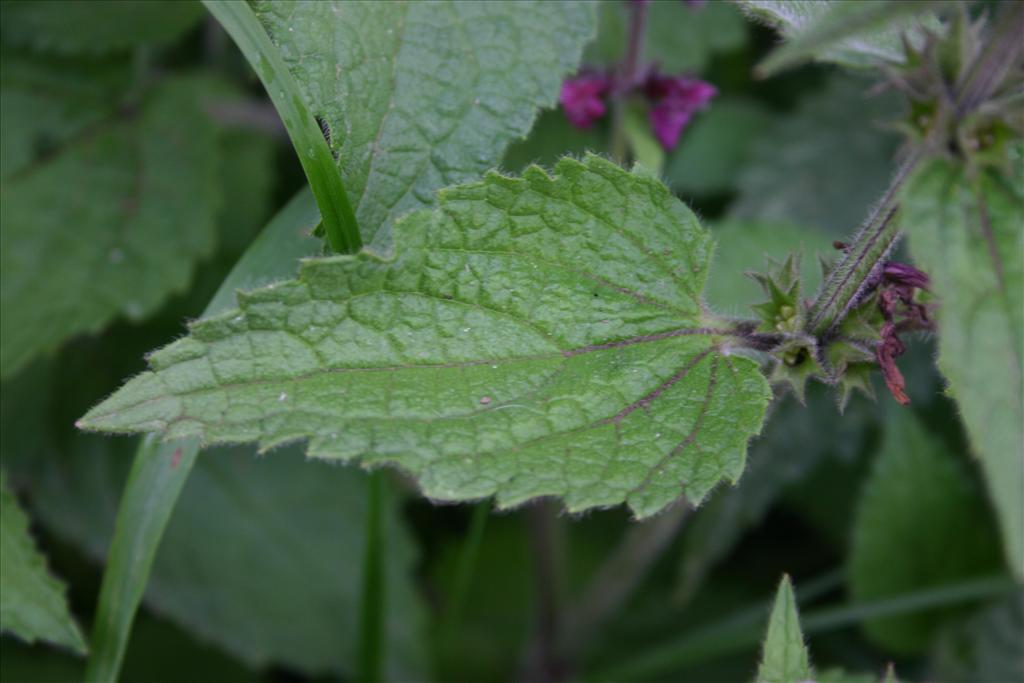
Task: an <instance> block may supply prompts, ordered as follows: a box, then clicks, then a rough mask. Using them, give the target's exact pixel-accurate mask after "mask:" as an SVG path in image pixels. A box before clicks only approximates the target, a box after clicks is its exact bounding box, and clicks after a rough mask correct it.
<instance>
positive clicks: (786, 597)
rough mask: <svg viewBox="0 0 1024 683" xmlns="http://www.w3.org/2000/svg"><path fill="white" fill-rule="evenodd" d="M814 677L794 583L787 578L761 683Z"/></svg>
mask: <svg viewBox="0 0 1024 683" xmlns="http://www.w3.org/2000/svg"><path fill="white" fill-rule="evenodd" d="M811 676H812V670H811V663H810V657H809V655H808V654H807V646H806V645H804V635H803V632H802V631H801V630H800V615H799V614H798V613H797V609H796V598H795V597H794V596H793V584H792V583H790V581H789V577H788V576H783V577H782V581H781V582H780V583H779V589H778V591H777V592H776V594H775V605H774V606H773V607H772V613H771V616H770V617H769V619H768V633H767V634H765V637H764V644H763V645H762V650H761V665H760V666H759V667H758V669H757V683H797V682H799V681H806V680H809V679H810V678H811Z"/></svg>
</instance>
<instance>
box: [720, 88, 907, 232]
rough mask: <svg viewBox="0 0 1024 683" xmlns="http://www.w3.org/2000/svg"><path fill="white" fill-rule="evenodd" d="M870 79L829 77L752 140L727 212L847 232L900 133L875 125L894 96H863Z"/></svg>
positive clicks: (888, 168)
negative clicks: (732, 201) (819, 87)
mask: <svg viewBox="0 0 1024 683" xmlns="http://www.w3.org/2000/svg"><path fill="white" fill-rule="evenodd" d="M868 87H869V84H868V83H867V82H864V81H859V80H855V79H852V78H843V77H836V78H833V79H831V80H830V81H829V82H828V83H827V85H826V86H825V87H824V88H823V89H822V90H820V91H817V92H814V93H811V94H809V95H807V96H806V97H805V98H804V99H803V100H802V101H801V102H800V103H799V104H798V105H797V107H796V109H795V110H794V111H793V112H792V113H790V114H788V115H787V116H782V117H778V118H777V119H776V120H775V121H774V122H773V123H772V124H770V125H769V126H767V127H766V130H765V131H764V132H763V134H762V135H761V136H759V137H758V138H757V140H755V141H754V143H753V144H752V146H751V149H750V152H749V155H748V157H747V162H746V165H745V166H744V168H743V170H742V171H741V172H740V175H739V178H738V180H737V186H738V188H739V196H738V197H737V198H736V201H735V202H734V203H733V205H732V207H731V209H730V216H731V217H735V218H747V219H756V220H770V221H790V222H793V223H797V224H799V225H807V226H814V227H819V228H823V229H826V230H829V231H833V232H837V233H841V234H842V235H844V236H846V235H848V234H850V233H851V232H852V231H853V230H854V228H856V227H857V226H858V225H860V223H861V221H863V220H864V217H865V216H866V215H868V209H869V208H870V207H871V206H872V204H873V203H874V202H875V201H877V199H878V197H880V196H881V195H882V194H883V192H884V191H885V188H886V186H887V183H888V180H889V178H890V177H891V176H892V172H893V168H894V166H893V164H892V157H893V154H895V152H896V148H897V146H898V145H899V142H900V140H899V136H898V135H896V134H895V133H891V132H886V131H883V130H881V127H880V126H879V122H880V121H884V120H887V119H891V118H894V117H895V116H896V114H897V112H898V111H899V100H898V98H896V97H894V96H892V95H891V94H890V95H882V96H877V97H868V96H867V94H866V91H867V89H868Z"/></svg>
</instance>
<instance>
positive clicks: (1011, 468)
mask: <svg viewBox="0 0 1024 683" xmlns="http://www.w3.org/2000/svg"><path fill="white" fill-rule="evenodd" d="M1010 165H1011V166H1012V167H1013V169H1014V170H1013V175H1012V176H1011V177H1003V176H1002V175H1000V174H998V173H997V172H996V171H994V170H988V171H982V172H979V173H977V174H976V175H975V176H974V177H972V176H971V175H969V174H968V172H967V171H966V170H965V169H963V168H962V167H960V166H959V165H957V164H956V163H954V162H950V161H941V160H936V161H933V162H930V163H929V164H927V165H926V166H924V167H923V168H921V169H920V170H919V171H918V172H917V173H916V175H915V176H914V177H913V178H911V179H910V180H908V184H907V187H906V188H905V190H904V192H903V195H902V204H903V209H902V220H901V223H902V226H903V228H904V229H905V230H906V231H907V233H908V235H909V238H910V251H911V253H912V254H913V256H914V260H915V263H916V265H917V266H918V267H919V268H921V269H922V270H924V271H925V272H927V273H928V274H929V275H930V276H931V280H932V287H933V291H934V293H935V295H936V297H937V298H938V301H939V308H938V311H937V313H936V317H937V319H938V328H939V357H938V365H939V369H940V370H941V371H942V374H944V375H945V376H946V378H947V379H948V380H949V393H950V394H952V396H953V397H954V398H955V399H956V400H957V403H958V404H959V406H960V414H961V416H962V419H963V422H964V424H965V425H966V427H967V434H968V436H969V437H970V440H971V445H972V450H973V452H974V454H975V455H977V457H978V459H979V460H980V461H981V465H982V471H983V472H984V473H985V479H986V481H987V483H988V488H989V491H990V493H991V497H992V501H993V503H994V506H995V509H996V513H997V517H998V518H999V523H1000V526H1001V528H1002V536H1003V546H1004V550H1005V552H1006V558H1007V562H1008V564H1009V566H1010V567H1011V569H1012V571H1013V572H1014V574H1015V575H1016V576H1017V577H1018V578H1022V577H1024V489H1022V487H1021V485H1020V482H1021V481H1024V458H1021V453H1024V434H1022V432H1021V425H1022V424H1024V390H1022V386H1021V382H1022V375H1021V368H1022V358H1021V354H1022V352H1024V351H1022V344H1024V262H1022V259H1021V254H1022V253H1024V231H1022V230H1021V225H1022V224H1024V190H1022V187H1024V163H1022V152H1021V148H1020V147H1019V146H1018V147H1017V148H1016V150H1015V151H1014V157H1013V160H1012V162H1011V164H1010Z"/></svg>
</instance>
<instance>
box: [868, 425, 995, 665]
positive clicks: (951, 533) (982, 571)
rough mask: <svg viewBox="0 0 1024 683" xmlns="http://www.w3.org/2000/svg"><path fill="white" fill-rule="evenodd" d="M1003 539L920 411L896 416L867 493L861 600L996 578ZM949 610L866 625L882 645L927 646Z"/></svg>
mask: <svg viewBox="0 0 1024 683" xmlns="http://www.w3.org/2000/svg"><path fill="white" fill-rule="evenodd" d="M999 564H1000V557H999V540H998V537H997V534H996V531H995V525H994V523H993V520H992V519H991V516H990V514H989V512H988V510H986V509H985V503H984V498H983V495H982V491H981V490H980V486H978V485H977V483H976V481H974V480H973V479H972V477H971V476H970V472H969V471H968V469H967V468H966V467H964V464H963V462H962V461H960V460H958V459H957V458H956V457H955V455H954V453H952V452H951V451H950V449H949V448H948V447H947V446H946V445H945V444H944V443H943V442H942V441H940V440H938V439H937V438H935V437H934V436H933V435H931V434H929V433H928V432H927V431H925V428H924V427H923V426H922V425H921V424H920V423H919V422H918V420H917V418H915V417H914V415H913V413H910V412H907V411H902V412H899V413H894V414H893V417H892V419H891V420H890V424H889V425H888V428H887V431H886V437H885V441H884V443H883V444H882V449H881V453H880V454H879V456H878V459H877V460H876V461H875V463H874V466H873V468H872V471H871V473H870V475H869V476H868V478H867V480H866V482H865V484H864V491H863V493H862V495H861V499H860V503H859V506H858V510H857V514H856V518H855V520H854V529H853V543H852V547H851V550H850V568H849V581H850V592H851V594H852V598H853V600H854V601H855V602H863V601H869V600H877V599H881V598H886V597H891V596H896V595H900V594H902V593H906V592H909V591H914V590H921V589H924V588H927V587H929V586H941V585H948V584H951V583H955V582H956V581H957V580H958V579H965V578H970V577H975V576H979V575H987V574H991V573H993V570H995V569H997V568H998V567H999ZM948 616H949V611H948V610H947V611H941V610H940V611H935V610H932V611H921V612H918V613H915V614H906V615H901V616H898V617H889V618H882V619H870V620H867V621H865V622H864V627H865V629H866V632H867V634H868V635H869V636H870V637H871V638H872V640H874V641H875V642H877V643H879V644H880V645H881V646H883V647H885V648H887V649H889V650H893V651H903V652H914V651H919V650H921V649H922V648H924V647H925V646H926V645H927V644H928V643H929V642H930V640H931V637H932V635H934V633H935V631H936V629H937V628H938V627H939V626H940V625H941V621H942V618H943V617H948Z"/></svg>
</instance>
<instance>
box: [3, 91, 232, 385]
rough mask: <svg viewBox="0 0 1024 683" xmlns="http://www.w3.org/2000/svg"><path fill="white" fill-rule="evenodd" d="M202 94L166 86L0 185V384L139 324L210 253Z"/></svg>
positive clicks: (211, 141) (210, 138)
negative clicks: (52, 356)
mask: <svg viewBox="0 0 1024 683" xmlns="http://www.w3.org/2000/svg"><path fill="white" fill-rule="evenodd" d="M6 86H7V83H4V96H5V99H6V93H7V88H6ZM204 88H205V86H204V85H203V84H202V82H201V81H199V80H198V79H197V80H191V79H183V80H170V81H167V82H165V83H164V84H162V85H160V86H159V87H158V88H157V89H156V90H154V91H153V92H152V94H151V95H149V96H148V97H147V98H146V99H145V101H144V102H143V103H142V104H141V107H140V108H139V109H138V111H137V112H135V113H130V112H129V113H125V114H124V115H116V114H111V115H109V116H107V117H106V118H103V119H101V120H95V121H90V123H89V125H85V126H82V127H80V129H79V131H78V133H77V134H76V135H74V136H73V137H71V138H69V139H67V140H64V141H62V144H60V145H59V146H58V147H56V148H55V149H54V150H53V151H52V152H51V153H48V154H45V155H43V156H41V157H39V158H37V159H35V160H34V161H33V162H32V163H31V164H28V165H24V166H22V167H21V168H19V169H18V170H16V171H15V172H13V173H11V174H9V175H6V176H5V177H4V178H3V179H2V184H0V265H2V284H3V288H2V294H0V302H2V305H3V311H4V325H3V329H2V333H0V339H2V342H3V343H2V350H0V375H3V376H9V375H10V374H11V373H12V372H14V371H15V370H17V369H18V368H19V367H21V366H22V365H24V364H25V363H26V362H27V361H28V360H30V359H31V358H32V357H33V356H35V355H37V354H40V353H46V352H48V351H51V350H53V349H54V348H55V347H56V346H57V345H58V344H59V343H60V342H61V341H63V340H64V339H65V338H67V337H69V336H72V335H74V334H77V333H82V332H88V331H92V330H96V329H98V328H99V327H101V326H102V325H104V324H105V323H107V322H109V321H110V320H111V319H113V318H114V317H116V316H117V315H126V316H128V317H129V318H133V319H140V318H142V317H144V316H145V315H147V314H148V313H150V312H152V311H153V310H155V309H156V307H157V306H159V304H161V303H162V302H163V301H164V300H165V299H166V298H167V296H168V295H169V294H171V293H172V292H175V291H180V290H181V289H183V288H184V286H185V285H186V284H187V283H188V280H189V278H190V276H191V274H192V270H193V267H194V264H195V261H196V259H198V258H199V257H202V256H205V255H208V254H210V253H211V251H212V250H213V247H214V243H215V230H214V227H215V216H216V211H217V209H218V208H219V192H218V189H217V183H216V179H217V175H216V173H217V159H218V150H217V144H216V143H217V139H216V133H217V131H216V129H215V128H214V126H213V124H212V123H211V122H210V120H209V119H208V118H207V116H206V114H205V113H204V112H203V111H202V110H201V108H200V105H199V101H198V100H199V96H200V94H201V93H202V92H203V91H204ZM24 113H25V114H29V113H30V111H26V112H24ZM7 125H11V126H14V127H17V125H18V122H17V121H10V122H9V121H7V119H6V118H5V119H4V122H3V126H4V127H6V126H7ZM9 137H10V138H14V137H15V136H14V135H13V134H12V135H11V136H8V135H7V134H5V135H4V136H3V138H2V139H3V140H4V141H5V142H6V141H7V140H8V138H9Z"/></svg>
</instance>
